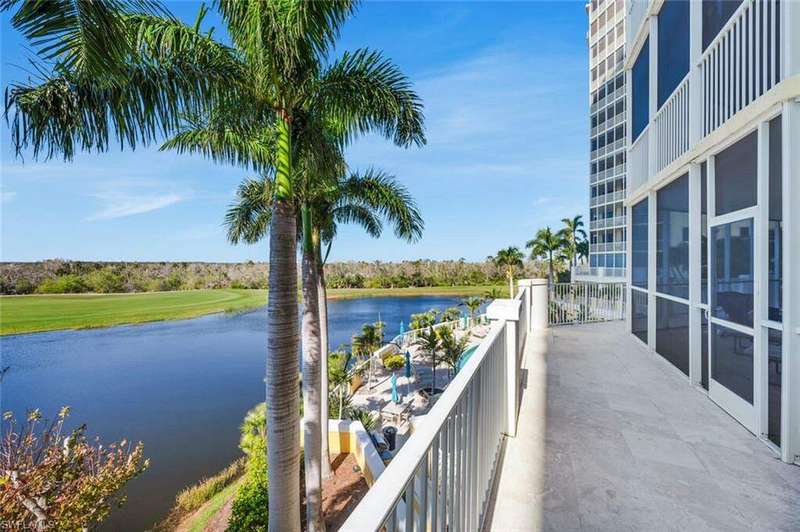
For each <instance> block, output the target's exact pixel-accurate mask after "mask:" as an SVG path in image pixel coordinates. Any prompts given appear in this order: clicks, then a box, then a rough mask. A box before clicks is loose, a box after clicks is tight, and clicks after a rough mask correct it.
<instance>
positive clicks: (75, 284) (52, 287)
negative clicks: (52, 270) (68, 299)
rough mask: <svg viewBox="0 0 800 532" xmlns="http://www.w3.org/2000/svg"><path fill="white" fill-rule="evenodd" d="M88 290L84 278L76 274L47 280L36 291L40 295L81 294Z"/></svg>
mask: <svg viewBox="0 0 800 532" xmlns="http://www.w3.org/2000/svg"><path fill="white" fill-rule="evenodd" d="M86 290H87V287H86V283H85V282H84V280H83V278H82V277H81V276H79V275H75V274H67V275H60V276H58V277H55V278H50V279H45V280H44V281H42V283H41V284H40V285H39V287H38V288H37V289H36V291H37V292H38V293H40V294H80V293H83V292H86Z"/></svg>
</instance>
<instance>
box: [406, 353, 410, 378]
mask: <svg viewBox="0 0 800 532" xmlns="http://www.w3.org/2000/svg"><path fill="white" fill-rule="evenodd" d="M410 378H411V353H409V352H408V351H406V379H410Z"/></svg>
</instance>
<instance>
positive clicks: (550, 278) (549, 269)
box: [547, 251, 553, 284]
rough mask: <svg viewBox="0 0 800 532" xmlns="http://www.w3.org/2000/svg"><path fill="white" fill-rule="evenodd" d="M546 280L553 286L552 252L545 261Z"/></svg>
mask: <svg viewBox="0 0 800 532" xmlns="http://www.w3.org/2000/svg"><path fill="white" fill-rule="evenodd" d="M547 278H548V281H549V283H550V284H553V252H552V251H551V252H550V253H549V254H548V261H547Z"/></svg>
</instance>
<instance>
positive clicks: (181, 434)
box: [0, 296, 458, 530]
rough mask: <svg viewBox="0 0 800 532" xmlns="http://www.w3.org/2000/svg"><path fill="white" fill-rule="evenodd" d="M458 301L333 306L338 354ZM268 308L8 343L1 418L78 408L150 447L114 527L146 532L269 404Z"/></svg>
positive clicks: (84, 419) (99, 430)
mask: <svg viewBox="0 0 800 532" xmlns="http://www.w3.org/2000/svg"><path fill="white" fill-rule="evenodd" d="M457 303H458V299H456V298H449V297H436V296H425V297H413V298H411V297H399V298H398V297H383V298H365V299H355V300H347V301H332V302H331V303H330V307H329V309H330V310H329V324H330V330H331V339H330V340H331V341H330V344H331V346H332V347H333V348H335V347H337V346H338V345H339V344H341V343H346V342H349V341H350V338H351V336H352V335H353V333H355V332H357V331H358V330H360V327H361V325H362V324H364V323H367V322H373V321H376V320H377V319H378V315H379V314H380V318H381V320H382V321H384V322H386V324H387V325H386V333H385V335H386V337H387V338H391V337H393V336H394V335H396V334H397V333H398V332H399V328H400V321H401V320H402V321H404V322H405V323H406V325H407V324H408V319H409V315H410V314H412V313H415V312H421V311H424V310H427V309H429V308H438V309H443V308H446V307H449V306H454V305H456V304H457ZM266 318H267V313H266V308H262V309H259V310H255V311H252V312H247V313H243V314H230V315H225V314H218V315H213V316H206V317H202V318H196V319H192V320H183V321H171V322H161V323H154V324H147V325H138V326H127V327H112V328H108V329H97V330H87V331H64V332H52V333H40V334H31V335H20V336H6V337H3V338H2V339H0V348H2V365H3V366H10V368H11V369H10V371H9V372H8V373H7V375H6V377H5V379H4V380H3V385H2V395H1V399H2V411H8V410H11V411H12V412H14V413H15V414H16V415H17V418H18V419H19V418H22V417H24V413H25V411H26V410H27V409H31V408H39V409H40V410H41V411H42V413H43V414H44V415H46V416H47V417H52V416H54V415H55V413H56V412H57V411H58V409H59V408H60V407H61V406H63V405H69V406H70V407H71V408H72V414H71V416H70V420H71V422H72V423H73V424H79V423H87V424H88V427H89V430H90V433H91V434H92V435H99V436H100V437H101V438H102V439H103V440H104V441H111V440H119V439H121V438H128V439H129V440H132V441H139V440H141V441H142V442H144V445H145V455H146V456H147V457H148V458H150V463H151V465H150V469H148V470H147V472H145V473H144V475H142V476H141V477H140V478H138V479H136V480H134V481H133V482H131V484H130V485H129V489H128V495H129V499H128V504H127V505H126V507H125V508H123V509H122V510H119V511H117V512H116V513H115V514H113V515H112V517H111V518H110V519H109V521H108V522H107V524H106V526H105V527H104V528H106V529H108V530H142V529H145V528H148V527H149V526H150V525H152V524H153V523H155V522H157V521H158V520H159V519H160V518H161V517H163V516H164V515H165V513H166V512H167V511H168V510H169V508H170V507H171V505H172V502H173V500H174V497H175V494H176V493H177V492H178V491H179V490H180V489H181V488H183V487H185V486H187V485H189V484H191V483H193V482H195V481H197V480H199V479H200V478H202V477H204V476H208V475H211V474H213V473H215V472H217V471H219V470H220V469H222V468H223V467H225V466H226V465H228V464H229V463H230V462H231V461H233V460H234V459H236V458H237V457H238V456H240V455H241V452H240V451H239V449H238V447H237V444H238V439H239V436H238V433H239V429H238V427H239V424H240V423H241V421H242V418H243V416H244V414H245V413H246V412H247V410H248V409H249V408H251V407H252V406H254V405H255V404H256V403H257V402H259V401H263V400H264V383H263V376H264V369H265V367H264V364H265V362H264V361H265V352H266V332H265V331H266Z"/></svg>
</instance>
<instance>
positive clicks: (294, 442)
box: [165, 0, 425, 531]
mask: <svg viewBox="0 0 800 532" xmlns="http://www.w3.org/2000/svg"><path fill="white" fill-rule="evenodd" d="M216 4H217V7H218V10H219V11H220V14H221V16H222V19H223V20H224V21H225V24H226V26H227V30H228V34H229V35H230V37H231V41H232V42H233V48H234V50H235V55H236V57H237V58H238V59H240V61H241V63H242V70H243V71H244V72H245V73H246V77H245V79H244V80H243V86H244V88H245V90H244V91H241V92H242V93H243V96H242V97H241V98H233V97H232V98H231V99H230V101H225V102H222V103H221V105H219V106H217V107H215V108H214V109H213V110H212V112H210V113H206V114H204V115H200V116H190V117H189V119H188V120H187V121H186V123H185V129H184V130H183V131H181V132H180V133H179V134H178V135H177V136H175V137H174V138H173V139H171V141H170V142H169V143H167V144H166V145H165V148H174V149H177V150H178V151H186V152H193V153H201V154H203V155H205V156H207V157H210V158H212V159H214V160H216V161H218V162H227V163H234V164H239V165H249V166H253V167H255V168H256V169H258V170H260V174H261V175H260V177H261V178H266V177H267V175H269V176H270V177H271V178H272V180H273V186H272V188H271V191H270V192H271V194H272V197H271V201H272V207H271V209H270V217H269V223H270V227H269V239H270V245H269V249H270V272H269V277H270V279H269V302H268V305H269V306H268V326H267V331H268V336H269V340H268V348H267V417H268V423H267V427H268V439H269V445H268V451H269V457H268V461H269V471H270V482H269V506H270V517H271V518H270V520H269V529H270V530H281V531H283V530H288V531H293V530H298V529H299V526H300V519H299V494H298V493H297V486H298V483H299V480H298V476H299V471H300V468H299V463H298V460H297V456H298V450H299V435H298V431H297V421H298V420H297V410H298V409H297V406H296V401H297V397H296V394H295V387H296V375H297V373H298V369H299V368H298V363H297V351H298V347H299V345H298V344H299V341H298V335H297V330H298V316H297V312H296V310H295V309H296V308H297V307H296V287H297V273H296V268H295V262H294V261H295V253H296V241H297V236H298V230H297V223H296V218H297V214H298V209H299V210H300V217H301V220H302V224H301V226H302V233H301V235H302V239H303V240H302V242H303V244H302V254H303V258H302V264H303V301H304V309H305V311H304V316H303V332H304V336H305V337H306V339H307V342H304V344H303V345H304V346H307V348H306V349H304V354H303V355H304V356H303V370H304V371H303V391H304V394H303V395H304V423H303V426H304V432H305V442H306V449H305V452H304V453H303V454H304V457H305V475H306V501H307V506H306V512H307V526H308V529H309V530H319V529H321V528H322V520H321V465H320V462H321V451H320V449H321V441H320V440H321V434H320V433H321V429H320V428H319V426H320V424H321V421H320V410H319V408H320V406H319V405H320V404H321V402H322V399H321V387H320V384H319V381H320V379H321V364H322V361H321V346H320V344H321V342H320V334H319V329H320V318H319V311H318V309H319V297H318V290H317V287H316V282H315V277H316V272H317V270H318V268H317V259H316V257H317V252H316V250H315V247H316V246H317V245H318V241H317V242H315V238H314V233H313V224H314V221H313V217H314V214H313V210H312V208H311V201H310V199H309V198H310V197H312V196H313V193H312V192H311V191H312V190H315V189H317V188H318V187H319V186H320V185H321V183H320V181H325V180H329V179H331V178H332V177H334V176H335V175H336V174H335V173H334V174H331V173H328V172H330V169H331V165H330V164H329V163H330V162H331V161H332V162H333V163H335V162H336V161H337V160H339V159H340V157H341V154H340V152H339V151H337V150H335V149H331V141H333V144H334V146H335V145H337V144H338V145H340V146H341V144H343V142H341V141H342V140H344V141H349V140H350V139H352V138H353V137H354V136H355V135H357V134H360V133H364V132H368V131H374V132H377V133H380V134H383V135H384V136H385V137H387V138H390V139H392V140H393V141H394V142H395V143H396V144H398V145H402V146H408V145H412V144H416V145H421V144H424V142H425V138H424V134H423V132H422V121H423V117H422V108H421V103H420V101H419V98H418V97H417V95H416V94H415V93H414V91H413V90H412V89H411V86H410V82H409V81H408V79H407V78H406V77H405V76H404V75H403V74H402V73H401V72H400V71H399V70H398V69H397V67H395V66H394V65H393V64H392V63H391V62H390V61H388V60H387V59H385V58H384V57H383V56H382V55H381V54H380V53H378V52H375V51H371V50H358V51H356V52H354V53H344V54H342V55H341V57H340V58H339V59H337V60H335V61H332V62H328V60H327V57H328V56H329V54H330V51H331V49H332V47H333V45H334V43H335V40H336V39H337V37H338V34H339V30H340V28H341V26H342V24H344V22H345V20H346V19H347V18H348V17H349V16H350V15H351V14H352V12H353V10H354V8H355V2H353V1H350V0H339V1H333V0H329V1H315V2H305V1H302V0H282V1H278V0H272V1H266V2H255V1H254V2H241V1H239V0H218V1H217V2H216ZM263 110H268V111H269V113H270V115H271V119H270V120H265V118H264V116H263V115H264V114H265V113H264V112H263ZM332 131H333V134H331V132H332ZM326 152H327V153H326ZM307 157H309V158H312V159H314V162H313V164H305V163H310V162H311V161H310V160H308V159H307ZM295 162H297V163H299V166H295V164H294V163H295ZM267 170H268V171H267Z"/></svg>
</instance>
